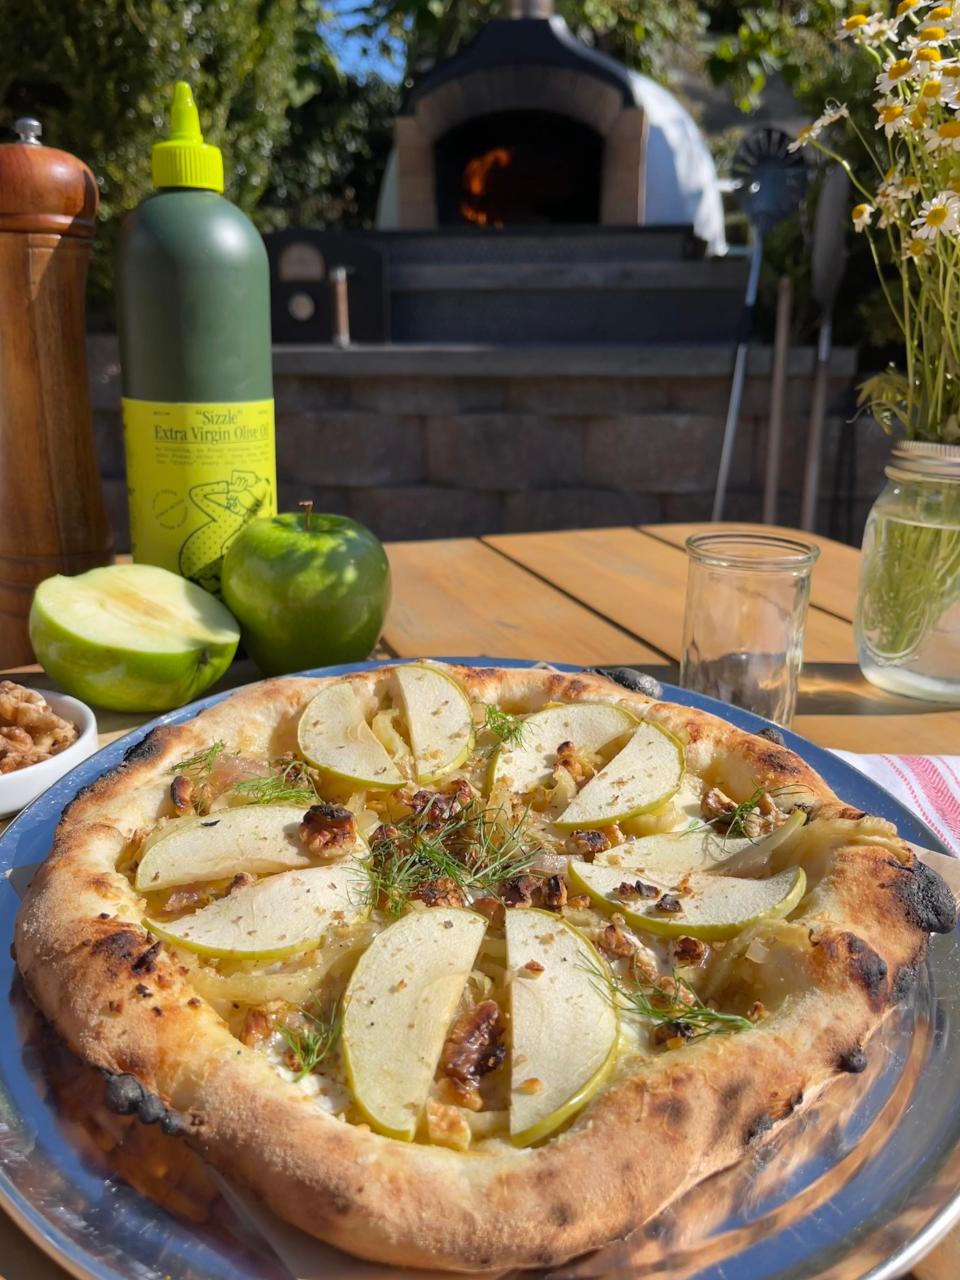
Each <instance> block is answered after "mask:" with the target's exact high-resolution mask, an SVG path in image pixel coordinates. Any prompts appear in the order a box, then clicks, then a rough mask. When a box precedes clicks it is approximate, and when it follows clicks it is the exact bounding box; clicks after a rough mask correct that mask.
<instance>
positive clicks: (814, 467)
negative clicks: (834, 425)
mask: <svg viewBox="0 0 960 1280" xmlns="http://www.w3.org/2000/svg"><path fill="white" fill-rule="evenodd" d="M832 350H833V317H832V316H830V315H827V316H825V317H824V319H823V323H822V324H821V325H820V335H819V337H818V339H817V368H816V373H815V375H814V380H813V398H812V400H811V402H810V427H809V430H808V433H807V460H806V465H805V467H804V473H803V498H802V500H801V503H800V528H801V529H807V530H810V531H811V532H812V530H813V529H814V528H815V526H816V523H817V499H818V498H819V496H820V454H821V453H822V452H823V427H824V420H825V418H826V414H827V375H828V373H829V371H830V354H831V352H832Z"/></svg>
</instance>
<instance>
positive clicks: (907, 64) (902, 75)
mask: <svg viewBox="0 0 960 1280" xmlns="http://www.w3.org/2000/svg"><path fill="white" fill-rule="evenodd" d="M913 70H914V64H913V59H912V58H897V59H896V61H893V62H888V63H887V65H886V66H885V67H884V68H883V70H882V71H881V73H880V74H879V75H878V76H877V88H878V89H879V90H880V92H881V93H892V92H893V90H894V89H896V88H897V86H898V85H901V84H902V83H903V82H904V80H905V79H906V78H907V77H908V76H909V75H911V74H912V73H913Z"/></svg>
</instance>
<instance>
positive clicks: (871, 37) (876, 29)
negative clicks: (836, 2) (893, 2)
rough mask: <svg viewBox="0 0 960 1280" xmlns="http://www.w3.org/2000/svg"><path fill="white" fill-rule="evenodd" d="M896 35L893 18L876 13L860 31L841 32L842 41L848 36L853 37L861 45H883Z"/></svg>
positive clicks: (895, 25)
mask: <svg viewBox="0 0 960 1280" xmlns="http://www.w3.org/2000/svg"><path fill="white" fill-rule="evenodd" d="M848 21H849V19H848ZM896 33H897V24H896V22H895V21H894V20H893V19H892V18H884V17H883V16H882V15H881V14H879V13H874V14H871V15H870V17H869V18H868V19H867V20H866V22H864V23H863V24H862V25H861V26H860V27H859V28H858V29H855V30H853V31H851V32H846V31H843V30H841V32H840V39H841V40H845V39H847V38H848V36H853V37H854V39H856V40H857V41H858V42H859V43H860V44H867V45H869V44H882V43H883V42H884V41H885V40H891V39H892V38H893V37H894V36H895V35H896Z"/></svg>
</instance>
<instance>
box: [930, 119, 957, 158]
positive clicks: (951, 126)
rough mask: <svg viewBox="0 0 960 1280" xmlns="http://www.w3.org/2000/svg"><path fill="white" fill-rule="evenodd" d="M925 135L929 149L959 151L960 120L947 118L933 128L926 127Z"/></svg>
mask: <svg viewBox="0 0 960 1280" xmlns="http://www.w3.org/2000/svg"><path fill="white" fill-rule="evenodd" d="M925 137H926V142H927V146H928V147H929V148H930V150H931V151H960V120H947V121H946V122H945V123H944V124H938V125H937V127H936V128H935V129H927V130H926V134H925Z"/></svg>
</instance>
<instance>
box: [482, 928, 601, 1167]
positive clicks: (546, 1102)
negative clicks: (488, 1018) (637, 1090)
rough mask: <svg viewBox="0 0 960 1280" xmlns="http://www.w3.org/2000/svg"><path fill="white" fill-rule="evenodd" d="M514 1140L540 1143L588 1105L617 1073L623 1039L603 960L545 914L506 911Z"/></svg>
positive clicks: (575, 934)
mask: <svg viewBox="0 0 960 1280" xmlns="http://www.w3.org/2000/svg"><path fill="white" fill-rule="evenodd" d="M506 935H507V964H508V966H509V967H510V969H511V970H512V972H513V975H514V976H513V981H512V982H511V983H510V1025H511V1041H512V1042H511V1060H510V1073H511V1077H510V1140H511V1142H513V1143H514V1144H515V1145H516V1146H519V1147H526V1146H530V1144H531V1143H534V1142H541V1141H542V1140H543V1139H544V1138H547V1137H549V1136H550V1134H551V1133H553V1132H554V1131H555V1130H556V1129H559V1128H560V1126H561V1125H563V1124H565V1123H566V1122H567V1121H568V1120H570V1119H571V1118H572V1117H573V1116H574V1115H575V1114H576V1113H577V1112H578V1111H579V1110H580V1109H581V1107H584V1106H585V1105H586V1104H587V1103H588V1102H589V1101H590V1099H591V1098H592V1097H593V1095H594V1094H595V1093H596V1092H597V1090H598V1089H599V1088H600V1086H601V1085H602V1084H603V1082H604V1080H605V1079H606V1077H607V1075H608V1074H609V1072H610V1071H611V1070H612V1068H613V1064H614V1062H615V1061H616V1055H617V1042H618V1039H619V1034H620V1024H619V1018H618V1016H617V1011H616V1008H615V1007H614V1004H613V1002H612V1000H611V999H610V996H609V994H608V992H607V990H606V984H605V983H604V980H603V977H604V973H605V969H606V965H605V962H604V961H603V960H602V959H601V958H600V956H599V954H598V953H597V952H596V951H595V950H594V948H593V946H592V945H591V944H590V942H588V940H587V939H586V938H585V937H584V936H583V934H582V933H580V932H579V931H578V930H577V929H574V928H573V927H572V926H571V925H569V924H567V923H566V922H565V921H563V920H561V919H559V918H558V917H557V916H555V915H552V914H551V913H550V912H547V911H538V910H531V909H524V908H515V909H514V910H512V911H508V912H507V917H506Z"/></svg>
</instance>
